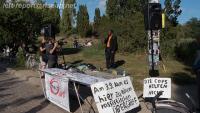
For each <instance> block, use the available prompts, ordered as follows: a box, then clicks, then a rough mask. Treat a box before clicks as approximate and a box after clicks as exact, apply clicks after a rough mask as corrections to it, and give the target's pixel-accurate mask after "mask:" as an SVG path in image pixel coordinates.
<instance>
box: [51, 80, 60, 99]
mask: <svg viewBox="0 0 200 113" xmlns="http://www.w3.org/2000/svg"><path fill="white" fill-rule="evenodd" d="M50 90H51V93H53V94H55V95H57V94H58V93H59V90H60V86H59V83H58V81H57V80H55V79H54V78H53V79H51V81H50Z"/></svg>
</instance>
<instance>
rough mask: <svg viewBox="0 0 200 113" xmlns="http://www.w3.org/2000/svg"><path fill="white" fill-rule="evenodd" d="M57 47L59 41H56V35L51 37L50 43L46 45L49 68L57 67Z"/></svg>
mask: <svg viewBox="0 0 200 113" xmlns="http://www.w3.org/2000/svg"><path fill="white" fill-rule="evenodd" d="M57 47H58V42H56V41H55V38H54V37H50V38H49V41H48V43H47V44H46V45H45V48H46V55H47V56H48V62H47V64H48V68H55V67H56V66H57V62H58V55H57Z"/></svg>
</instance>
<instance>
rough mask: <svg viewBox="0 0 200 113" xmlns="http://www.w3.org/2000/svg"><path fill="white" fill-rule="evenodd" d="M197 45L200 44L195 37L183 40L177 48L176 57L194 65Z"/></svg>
mask: <svg viewBox="0 0 200 113" xmlns="http://www.w3.org/2000/svg"><path fill="white" fill-rule="evenodd" d="M197 47H198V45H197V43H196V41H195V40H194V39H184V40H181V41H180V42H179V43H178V44H177V46H176V49H175V53H176V57H177V58H178V59H179V60H181V61H183V62H184V63H185V64H188V65H192V64H193V62H194V59H195V54H196V50H197Z"/></svg>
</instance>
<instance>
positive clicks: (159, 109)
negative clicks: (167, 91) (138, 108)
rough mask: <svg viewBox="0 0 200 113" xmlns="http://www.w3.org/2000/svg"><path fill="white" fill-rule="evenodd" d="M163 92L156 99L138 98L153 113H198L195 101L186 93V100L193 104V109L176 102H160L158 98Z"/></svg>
mask: <svg viewBox="0 0 200 113" xmlns="http://www.w3.org/2000/svg"><path fill="white" fill-rule="evenodd" d="M162 93H163V92H161V91H160V92H159V93H158V94H157V95H156V96H155V97H153V98H149V99H144V98H143V97H142V96H143V94H142V95H140V96H139V97H138V98H142V99H143V100H144V103H145V105H146V107H147V108H148V109H149V110H151V112H152V113H197V111H196V106H195V105H196V104H195V102H194V100H193V99H192V98H191V97H190V96H189V95H188V94H187V93H186V94H185V95H186V98H187V99H189V100H190V102H191V106H192V107H191V108H189V107H188V106H186V105H185V104H183V103H181V102H178V101H175V100H159V99H158V98H159V97H160V96H161V95H162Z"/></svg>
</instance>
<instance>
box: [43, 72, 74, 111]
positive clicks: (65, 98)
mask: <svg viewBox="0 0 200 113" xmlns="http://www.w3.org/2000/svg"><path fill="white" fill-rule="evenodd" d="M68 81H69V79H67V78H65V79H59V78H58V77H56V76H51V75H49V74H45V86H46V96H47V99H48V100H49V101H51V102H52V103H54V104H56V105H57V106H59V107H61V108H63V109H65V110H66V111H69V112H70V107H69V92H68Z"/></svg>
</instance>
